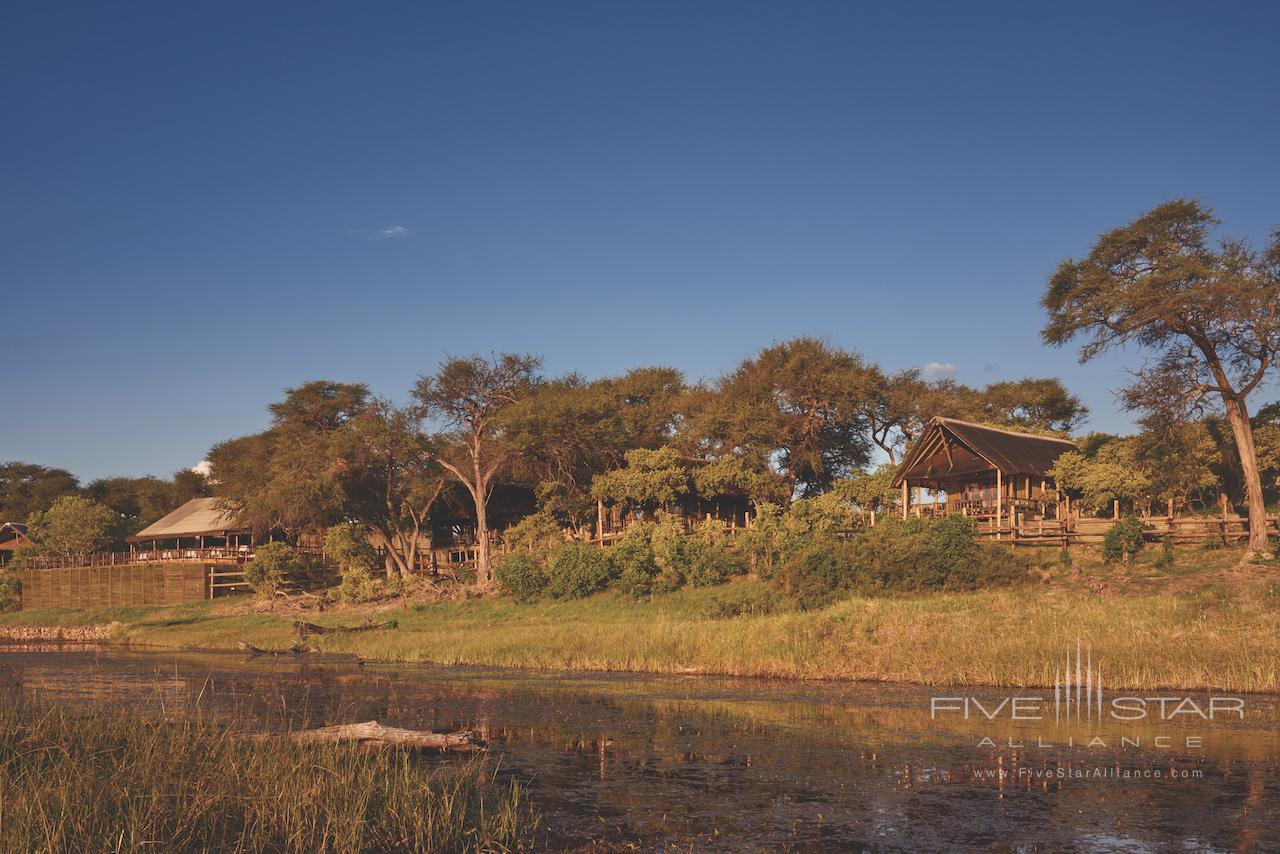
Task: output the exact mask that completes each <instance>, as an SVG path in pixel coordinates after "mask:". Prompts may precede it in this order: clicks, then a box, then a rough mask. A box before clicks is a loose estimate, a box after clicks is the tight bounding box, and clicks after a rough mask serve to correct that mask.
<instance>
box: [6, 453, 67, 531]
mask: <svg viewBox="0 0 1280 854" xmlns="http://www.w3.org/2000/svg"><path fill="white" fill-rule="evenodd" d="M79 492H80V482H79V481H77V480H76V478H75V476H74V475H73V474H71V472H69V471H67V470H66V469H59V468H49V467H48V466H42V465H37V464H36V463H23V462H18V461H16V460H15V461H13V462H7V463H0V522H21V521H22V520H24V519H26V518H27V517H28V516H30V515H31V514H32V513H35V512H37V511H40V510H48V509H49V507H50V506H51V505H52V504H53V502H54V501H56V500H58V499H59V498H61V497H62V496H64V495H76V494H78V493H79Z"/></svg>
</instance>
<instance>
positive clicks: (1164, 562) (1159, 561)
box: [1156, 537, 1174, 572]
mask: <svg viewBox="0 0 1280 854" xmlns="http://www.w3.org/2000/svg"><path fill="white" fill-rule="evenodd" d="M1173 563H1174V558H1173V537H1165V538H1164V539H1162V540H1161V541H1160V556H1159V557H1157V558H1156V569H1159V570H1161V571H1163V572H1168V571H1169V570H1171V569H1173Z"/></svg>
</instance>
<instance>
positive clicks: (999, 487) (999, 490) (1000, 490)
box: [996, 469, 1004, 540]
mask: <svg viewBox="0 0 1280 854" xmlns="http://www.w3.org/2000/svg"><path fill="white" fill-rule="evenodd" d="M1003 520H1004V477H1003V476H1002V474H1001V472H1000V469H996V539H997V540H998V539H1000V524H1001V522H1002V521H1003Z"/></svg>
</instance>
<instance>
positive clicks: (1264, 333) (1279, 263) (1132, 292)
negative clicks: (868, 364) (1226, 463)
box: [1041, 199, 1280, 552]
mask: <svg viewBox="0 0 1280 854" xmlns="http://www.w3.org/2000/svg"><path fill="white" fill-rule="evenodd" d="M1217 224H1218V220H1217V219H1215V218H1214V216H1213V213H1212V211H1211V210H1209V209H1208V208H1206V207H1204V206H1202V205H1201V204H1200V203H1199V202H1197V201H1188V200H1185V199H1179V200H1177V201H1172V202H1167V203H1165V204H1162V205H1159V206H1158V207H1156V208H1153V209H1152V210H1151V211H1149V212H1148V213H1145V214H1143V215H1142V216H1140V217H1138V218H1137V219H1135V220H1134V221H1133V222H1131V223H1129V224H1128V225H1126V226H1122V227H1120V228H1116V229H1113V230H1111V231H1109V232H1107V233H1106V234H1103V235H1102V236H1101V237H1099V238H1098V240H1097V242H1096V243H1095V244H1094V245H1093V247H1092V249H1091V250H1090V252H1089V255H1088V256H1087V257H1086V258H1084V259H1082V260H1079V261H1076V260H1067V261H1064V262H1063V263H1062V265H1061V266H1060V267H1059V268H1058V270H1057V272H1055V273H1054V274H1053V276H1052V277H1051V278H1050V280H1049V284H1048V288H1047V290H1046V292H1045V294H1044V297H1043V298H1042V300H1041V303H1042V305H1043V306H1044V307H1045V309H1046V310H1047V311H1048V314H1049V321H1048V323H1047V324H1046V325H1045V327H1044V330H1043V336H1044V340H1045V341H1046V342H1047V343H1049V344H1056V345H1061V344H1064V343H1066V342H1068V341H1070V340H1072V339H1074V338H1076V337H1077V336H1084V337H1085V338H1086V341H1085V343H1084V345H1083V346H1082V347H1081V350H1080V359H1081V361H1088V360H1089V359H1092V358H1093V357H1095V356H1097V355H1098V354H1099V353H1102V352H1104V351H1106V350H1108V349H1110V348H1112V347H1114V346H1116V345H1123V344H1128V343H1133V344H1136V345H1138V346H1140V347H1142V348H1144V349H1146V350H1148V351H1149V352H1150V353H1151V354H1152V357H1151V358H1150V359H1149V360H1148V362H1147V363H1146V365H1145V366H1144V367H1143V368H1141V369H1140V370H1139V371H1137V372H1136V373H1135V382H1134V383H1133V384H1132V385H1131V386H1129V388H1128V389H1126V390H1125V392H1124V393H1123V400H1124V403H1125V406H1126V407H1128V408H1130V409H1136V410H1142V411H1146V412H1148V413H1152V414H1155V415H1156V416H1157V417H1160V418H1163V419H1166V420H1170V421H1172V420H1182V419H1185V418H1187V417H1189V416H1190V415H1192V414H1193V413H1196V412H1200V411H1203V410H1204V409H1206V408H1208V407H1219V408H1221V409H1223V410H1225V412H1226V417H1227V420H1228V422H1229V423H1230V424H1231V430H1232V434H1233V435H1234V437H1235V444H1236V449H1237V451H1238V453H1239V457H1240V469H1241V472H1242V475H1243V480H1244V484H1245V499H1246V503H1247V505H1248V511H1249V548H1250V550H1252V551H1255V552H1262V551H1265V550H1266V548H1267V530H1266V506H1265V503H1264V499H1263V494H1262V481H1261V478H1260V476H1259V470H1258V457H1257V452H1256V449H1255V444H1254V436H1253V427H1252V425H1251V423H1250V419H1249V409H1248V405H1247V401H1248V397H1249V394H1250V393H1251V392H1252V391H1253V390H1254V389H1256V388H1257V387H1258V386H1259V385H1260V384H1261V383H1262V382H1263V380H1264V378H1265V377H1266V376H1267V372H1268V371H1269V370H1270V368H1271V366H1272V362H1273V360H1274V358H1275V354H1276V352H1277V351H1278V350H1280V232H1277V233H1276V234H1274V235H1273V239H1272V242H1271V244H1270V246H1269V247H1268V249H1267V250H1266V251H1265V252H1263V253H1258V252H1256V251H1254V250H1252V249H1250V248H1249V247H1248V246H1247V245H1246V244H1245V242H1244V241H1242V240H1235V239H1222V240H1219V241H1217V242H1216V243H1214V242H1213V241H1212V240H1211V231H1212V230H1213V228H1214V227H1215V226H1216V225H1217Z"/></svg>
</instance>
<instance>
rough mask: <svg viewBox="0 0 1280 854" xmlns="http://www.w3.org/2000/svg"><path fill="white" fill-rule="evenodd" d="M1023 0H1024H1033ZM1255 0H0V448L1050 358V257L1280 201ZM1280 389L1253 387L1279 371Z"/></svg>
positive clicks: (1054, 359)
mask: <svg viewBox="0 0 1280 854" xmlns="http://www.w3.org/2000/svg"><path fill="white" fill-rule="evenodd" d="M1037 5H1038V8H1037ZM1278 25H1280V6H1277V5H1276V4H1265V3H1257V4H1233V3H1225V4H1213V5H1210V4H1205V3H1194V4H1192V3H1176V2H1161V3H1123V4H1118V3H1108V4H1096V5H1093V4H1084V3H1071V4H1065V3H1063V4H1052V5H1050V4H1026V3H1017V4H1013V3H1010V4H1004V5H1001V4H996V3H981V4H978V3H975V4H951V3H948V4H937V5H928V4H874V5H872V4H857V3H835V2H832V3H782V2H777V3H770V4H759V3H746V2H733V3H723V4H718V3H711V2H699V3H630V4H622V3H586V2H584V3H552V2H548V3H524V4H517V3H503V4H497V3H486V2H477V3H465V4H464V3H451V4H428V3H403V4H399V3H360V4H357V3H349V2H348V3H297V4H286V3H267V4H262V3H254V4H248V3H244V4H241V3H217V4H174V3H131V4H101V3H94V4H88V3H86V4H83V5H78V4H69V3H60V2H56V0H54V2H46V3H38V4H37V3H30V2H28V3H23V4H17V3H15V4H10V5H9V7H7V9H6V13H5V25H4V27H3V28H0V87H3V92H4V97H3V111H4V124H3V126H4V131H3V133H2V134H0V170H2V172H0V175H2V177H3V190H2V191H0V289H2V290H3V297H4V299H3V306H4V317H5V321H6V322H5V329H4V332H3V335H2V336H0V357H2V360H0V361H2V363H3V366H4V374H5V377H6V382H7V384H8V386H9V388H8V393H7V394H6V396H5V399H6V400H7V401H8V402H7V404H6V406H5V412H4V415H3V416H2V417H0V459H25V460H31V461H35V462H41V463H45V464H50V465H61V466H65V467H67V468H70V469H71V470H72V471H74V472H75V473H76V474H77V475H79V476H81V477H82V478H84V479H89V478H92V477H97V476H101V475H109V474H143V473H155V474H160V475H165V474H168V473H169V472H170V471H172V470H174V469H176V468H178V467H181V466H189V465H191V464H194V463H195V462H197V461H199V460H200V459H201V457H202V455H203V454H204V452H205V450H206V449H207V448H208V447H209V446H210V445H211V444H213V443H214V442H216V441H218V440H220V439H223V438H227V437H230V436H234V435H240V434H243V433H247V432H250V431H254V430H257V429H260V428H261V427H262V426H263V425H264V424H265V422H266V414H265V406H266V405H267V403H269V402H271V401H273V400H275V399H277V398H278V397H279V395H280V391H281V389H282V388H284V387H285V386H289V385H296V384H298V383H301V382H303V381H305V380H307V379H311V378H317V377H327V378H333V379H338V380H361V381H366V382H369V383H370V384H371V385H372V386H373V387H374V389H375V390H376V391H377V392H379V393H381V394H384V395H388V396H391V397H395V398H403V397H404V396H405V393H406V392H407V390H408V388H409V386H410V385H411V384H412V382H413V380H414V379H415V377H416V376H417V375H418V374H419V373H422V372H424V371H430V370H431V369H432V368H433V367H434V366H435V365H436V364H437V363H438V362H439V361H440V360H441V358H442V357H444V356H445V355H446V354H468V353H472V352H488V351H494V350H497V351H501V350H521V351H532V352H536V353H540V354H542V355H544V356H545V358H546V366H547V369H548V371H549V372H552V373H560V372H565V371H569V370H578V371H581V372H583V373H586V374H588V375H598V374H604V373H613V372H618V371H621V370H624V369H626V368H627V367H631V366H635V365H639V364H670V365H674V366H676V367H679V368H681V369H683V370H684V371H685V372H686V374H687V375H688V376H689V377H690V378H693V379H696V378H699V377H711V376H715V375H717V374H719V373H721V372H724V371H726V370H728V369H730V368H732V367H733V365H734V364H736V362H737V361H738V360H740V359H741V358H743V357H744V356H747V355H749V354H751V353H752V352H753V351H755V350H757V349H758V348H759V347H761V346H763V345H766V344H769V343H770V342H773V341H777V340H782V339H785V338H788V337H792V336H795V335H802V334H813V335H820V336H825V337H827V338H829V339H830V340H831V341H833V342H834V343H836V344H839V345H842V346H846V347H851V348H856V349H859V350H861V351H862V352H864V353H865V354H866V355H867V356H868V357H870V358H873V359H875V360H877V361H879V362H880V363H882V364H883V365H885V366H886V367H887V368H899V367H905V366H910V365H921V366H923V365H927V364H929V363H939V364H946V365H951V366H954V376H955V377H956V378H957V379H959V380H962V381H965V382H969V383H974V384H983V383H986V382H990V381H992V380H996V379H1002V378H1016V377H1021V376H1027V375H1055V376H1060V377H1062V378H1063V379H1064V380H1065V381H1066V382H1067V383H1068V384H1069V385H1070V386H1071V388H1072V389H1073V390H1075V391H1076V392H1077V393H1079V394H1080V395H1081V396H1082V397H1084V398H1085V400H1086V401H1087V403H1088V404H1089V405H1090V406H1091V407H1092V408H1093V412H1094V415H1093V418H1092V420H1091V423H1090V425H1089V426H1090V427H1092V428H1094V429H1107V430H1119V429H1123V428H1124V427H1125V425H1126V424H1127V423H1128V422H1127V418H1126V416H1125V415H1124V414H1123V413H1120V412H1118V411H1117V408H1116V405H1115V402H1114V399H1113V397H1112V393H1111V391H1112V390H1113V389H1115V388H1117V387H1119V386H1120V385H1121V384H1123V382H1124V380H1125V376H1124V373H1123V368H1124V366H1125V365H1126V364H1129V365H1135V364H1136V363H1137V361H1138V357H1137V356H1136V355H1135V354H1132V353H1130V354H1127V355H1123V356H1120V357H1117V358H1109V359H1107V360H1104V361H1100V362H1097V363H1091V364H1089V365H1086V366H1080V365H1078V364H1077V363H1076V360H1075V354H1074V351H1072V350H1049V349H1045V348H1043V347H1042V346H1041V345H1040V343H1039V338H1038V332H1039V329H1040V326H1041V324H1042V322H1043V316H1042V313H1041V310H1040V309H1039V307H1038V299H1039V296H1040V293H1041V291H1042V289H1043V287H1044V283H1045V279H1046V277H1047V275H1048V274H1049V272H1050V271H1051V270H1052V269H1053V267H1054V266H1055V265H1056V263H1057V262H1059V261H1060V260H1061V259H1063V258H1064V257H1067V256H1069V255H1073V254H1079V253H1081V252H1083V251H1084V250H1086V249H1087V247H1088V245H1089V242H1090V240H1091V238H1092V237H1093V236H1095V235H1096V234H1097V233H1099V232H1101V231H1103V230H1105V229H1107V228H1110V227H1112V226H1114V225H1118V224H1121V223H1123V222H1126V221H1128V220H1129V219H1131V218H1132V217H1133V216H1135V215H1136V214H1138V213H1140V212H1141V211H1143V210H1145V209H1146V208H1149V207H1151V206H1152V205H1154V204H1156V203H1158V202H1160V201H1163V200H1166V199H1169V198H1174V197H1178V196H1192V197H1199V198H1202V199H1204V200H1205V201H1206V202H1208V203H1210V204H1211V205H1213V206H1214V207H1215V208H1216V209H1217V211H1218V213H1219V215H1220V216H1221V217H1222V218H1223V219H1224V220H1225V228H1226V230H1227V231H1228V232H1230V233H1237V234H1243V235H1247V236H1249V237H1251V238H1252V239H1253V240H1255V241H1257V242H1262V241H1263V240H1264V239H1265V236H1266V234H1267V233H1268V232H1269V231H1270V230H1271V229H1273V228H1275V227H1277V226H1280V202H1277V199H1280V168H1278V167H1277V160H1276V152H1278V151H1280V62H1278V61H1277V58H1276V51H1275V37H1276V32H1277V28H1278ZM1264 396H1265V397H1268V398H1271V397H1274V396H1275V392H1274V387H1273V388H1272V389H1269V390H1268V391H1267V393H1266V395H1264Z"/></svg>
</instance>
